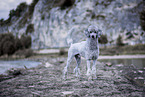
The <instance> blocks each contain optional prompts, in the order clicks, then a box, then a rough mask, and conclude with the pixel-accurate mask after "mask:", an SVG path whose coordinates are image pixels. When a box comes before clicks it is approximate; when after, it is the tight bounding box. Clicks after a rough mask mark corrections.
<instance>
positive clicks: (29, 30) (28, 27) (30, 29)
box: [26, 24, 34, 34]
mask: <svg viewBox="0 0 145 97" xmlns="http://www.w3.org/2000/svg"><path fill="white" fill-rule="evenodd" d="M33 32H34V24H29V25H28V26H27V29H26V34H28V33H33Z"/></svg>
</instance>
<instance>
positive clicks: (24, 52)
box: [15, 49, 34, 58]
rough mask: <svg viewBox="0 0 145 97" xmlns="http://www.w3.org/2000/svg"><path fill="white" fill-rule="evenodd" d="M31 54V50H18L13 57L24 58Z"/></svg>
mask: <svg viewBox="0 0 145 97" xmlns="http://www.w3.org/2000/svg"><path fill="white" fill-rule="evenodd" d="M33 54H34V53H33V50H31V49H24V50H18V51H16V52H15V55H18V56H24V57H26V58H27V57H30V56H32V55H33Z"/></svg>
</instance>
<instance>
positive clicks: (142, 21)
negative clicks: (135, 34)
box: [140, 7, 145, 31]
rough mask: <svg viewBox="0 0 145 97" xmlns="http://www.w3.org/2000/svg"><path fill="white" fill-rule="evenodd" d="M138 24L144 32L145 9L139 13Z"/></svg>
mask: <svg viewBox="0 0 145 97" xmlns="http://www.w3.org/2000/svg"><path fill="white" fill-rule="evenodd" d="M144 8H145V7H144ZM140 24H141V27H142V29H143V30H144V31H145V9H143V10H142V11H141V12H140Z"/></svg>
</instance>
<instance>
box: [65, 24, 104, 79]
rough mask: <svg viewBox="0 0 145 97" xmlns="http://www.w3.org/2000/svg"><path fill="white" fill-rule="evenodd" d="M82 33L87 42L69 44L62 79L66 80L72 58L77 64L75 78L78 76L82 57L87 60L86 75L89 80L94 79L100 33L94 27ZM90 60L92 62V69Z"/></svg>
mask: <svg viewBox="0 0 145 97" xmlns="http://www.w3.org/2000/svg"><path fill="white" fill-rule="evenodd" d="M84 33H85V35H86V37H87V40H86V41H82V42H80V43H74V44H71V46H70V48H69V50H68V59H67V65H66V66H65V68H64V78H66V74H67V69H68V67H69V65H70V63H71V61H72V59H73V57H75V59H76V62H77V66H76V68H75V69H74V72H75V73H76V76H79V75H80V68H79V66H80V63H81V57H84V58H85V59H86V60H87V75H88V77H89V79H90V78H92V77H93V76H94V77H95V78H96V61H97V58H98V56H99V45H98V37H100V35H101V33H102V32H101V30H100V29H98V28H97V27H96V26H89V27H88V29H86V30H85V31H84ZM91 60H93V65H92V69H91Z"/></svg>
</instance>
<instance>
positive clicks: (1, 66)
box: [0, 60, 41, 74]
mask: <svg viewBox="0 0 145 97" xmlns="http://www.w3.org/2000/svg"><path fill="white" fill-rule="evenodd" d="M39 64H41V62H36V61H26V60H14V61H1V60H0V74H3V73H5V71H6V70H9V69H10V68H24V66H26V67H27V68H31V67H36V66H38V65H39Z"/></svg>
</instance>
